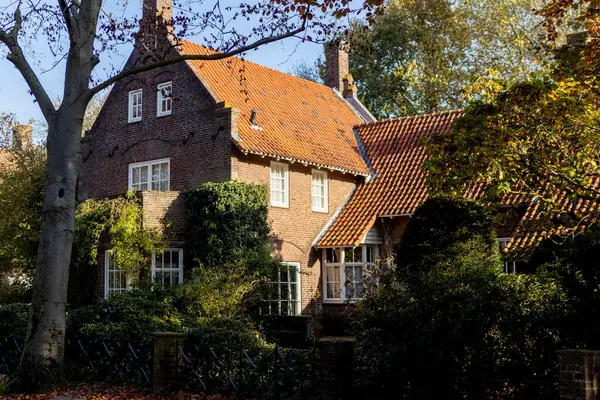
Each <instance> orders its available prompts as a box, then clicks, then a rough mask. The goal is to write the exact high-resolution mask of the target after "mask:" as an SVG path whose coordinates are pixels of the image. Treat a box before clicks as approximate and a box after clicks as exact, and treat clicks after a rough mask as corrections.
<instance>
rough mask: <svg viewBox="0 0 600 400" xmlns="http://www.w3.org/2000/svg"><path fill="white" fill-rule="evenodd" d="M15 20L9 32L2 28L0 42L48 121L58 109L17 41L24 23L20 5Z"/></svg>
mask: <svg viewBox="0 0 600 400" xmlns="http://www.w3.org/2000/svg"><path fill="white" fill-rule="evenodd" d="M14 20H15V24H14V26H13V27H12V29H11V30H10V32H9V33H8V32H6V31H4V30H2V29H0V42H2V43H4V44H5V45H6V47H8V50H9V52H10V53H9V54H8V56H7V59H8V61H10V62H11V63H13V65H14V66H15V67H16V68H17V69H18V70H19V72H20V73H21V75H22V76H23V78H24V79H25V82H27V85H28V86H29V90H30V91H31V93H32V94H33V96H34V97H35V99H36V101H37V102H38V104H39V107H40V109H41V110H42V114H44V118H46V120H47V121H50V120H51V118H52V116H53V115H54V112H55V111H56V110H55V109H54V106H53V105H52V101H51V100H50V97H49V96H48V93H47V92H46V90H45V89H44V87H43V86H42V83H41V82H40V80H39V78H38V77H37V75H36V74H35V72H34V71H33V69H32V68H31V65H29V63H28V62H27V60H26V59H25V56H24V55H23V49H21V46H20V45H19V43H18V41H17V39H18V36H19V32H20V30H21V27H22V23H23V19H22V17H21V9H20V5H19V6H17V9H16V10H15V13H14Z"/></svg>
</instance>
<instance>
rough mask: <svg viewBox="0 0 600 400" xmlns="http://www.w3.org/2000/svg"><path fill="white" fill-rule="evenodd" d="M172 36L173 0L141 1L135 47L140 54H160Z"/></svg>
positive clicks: (167, 45)
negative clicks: (138, 29)
mask: <svg viewBox="0 0 600 400" xmlns="http://www.w3.org/2000/svg"><path fill="white" fill-rule="evenodd" d="M172 34H173V0H142V19H141V20H140V31H139V33H138V34H137V38H136V46H137V48H138V49H139V50H140V51H142V52H148V51H150V52H154V53H156V54H161V55H162V53H163V52H164V50H165V49H167V48H168V47H169V40H170V39H172Z"/></svg>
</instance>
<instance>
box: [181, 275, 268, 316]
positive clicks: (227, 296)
mask: <svg viewBox="0 0 600 400" xmlns="http://www.w3.org/2000/svg"><path fill="white" fill-rule="evenodd" d="M259 282H260V280H259V278H258V277H256V276H253V275H252V274H249V273H248V271H247V269H246V267H245V265H236V264H234V265H231V266H223V267H221V268H203V267H200V268H196V269H194V271H193V272H192V274H191V277H189V276H188V278H187V279H186V281H185V283H184V284H183V285H182V286H181V287H180V288H178V290H177V297H176V302H177V304H178V306H179V307H180V308H181V309H182V311H184V312H185V313H186V314H188V315H190V316H192V317H194V318H197V319H205V320H207V321H214V320H218V319H222V318H226V319H231V318H236V317H241V316H243V313H244V312H245V311H246V309H247V306H248V305H249V303H250V302H251V300H252V294H254V293H255V292H256V290H257V286H258V284H259Z"/></svg>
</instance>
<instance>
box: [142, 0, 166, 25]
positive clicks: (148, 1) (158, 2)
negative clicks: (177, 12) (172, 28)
mask: <svg viewBox="0 0 600 400" xmlns="http://www.w3.org/2000/svg"><path fill="white" fill-rule="evenodd" d="M159 14H161V16H162V19H163V20H164V21H165V23H167V24H169V25H172V21H173V0H142V20H144V21H148V20H152V19H155V18H156V17H158V16H159Z"/></svg>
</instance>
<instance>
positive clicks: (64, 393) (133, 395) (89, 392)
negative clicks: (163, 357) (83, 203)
mask: <svg viewBox="0 0 600 400" xmlns="http://www.w3.org/2000/svg"><path fill="white" fill-rule="evenodd" d="M235 398H236V397H235V394H207V393H202V394H194V393H190V392H184V391H181V392H178V393H174V394H170V395H163V394H156V393H152V392H150V391H148V389H147V388H140V387H136V386H131V385H129V386H121V385H111V384H107V383H101V384H93V385H84V386H75V387H69V388H63V389H53V390H51V391H49V392H46V393H43V394H33V395H32V394H12V395H8V396H5V397H4V399H5V400H109V399H110V400H232V399H235Z"/></svg>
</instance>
